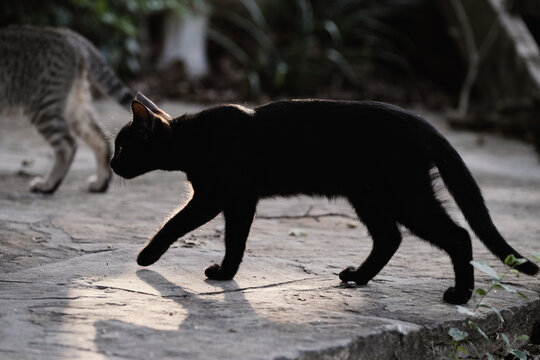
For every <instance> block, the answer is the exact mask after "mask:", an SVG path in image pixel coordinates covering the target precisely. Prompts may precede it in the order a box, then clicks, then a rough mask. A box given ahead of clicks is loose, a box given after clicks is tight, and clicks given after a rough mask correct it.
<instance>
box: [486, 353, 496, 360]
mask: <svg viewBox="0 0 540 360" xmlns="http://www.w3.org/2000/svg"><path fill="white" fill-rule="evenodd" d="M486 357H487V358H488V360H495V358H494V357H493V355H491V354H490V353H486Z"/></svg>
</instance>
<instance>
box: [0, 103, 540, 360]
mask: <svg viewBox="0 0 540 360" xmlns="http://www.w3.org/2000/svg"><path fill="white" fill-rule="evenodd" d="M163 107H164V108H165V109H166V110H167V111H168V112H169V113H171V114H172V115H180V114H182V113H184V112H186V111H187V112H190V111H195V110H197V109H199V108H200V106H198V105H188V104H183V103H172V102H169V103H165V104H163ZM96 109H97V112H98V114H100V118H101V119H102V122H103V123H104V124H105V126H106V128H107V129H108V130H109V132H110V133H111V134H116V132H117V131H118V129H119V128H120V127H121V126H123V125H124V124H125V123H126V122H127V121H128V120H129V113H128V112H127V111H124V110H123V109H121V108H120V107H119V106H117V105H116V104H113V103H110V102H108V101H99V102H97V103H96ZM419 112H420V113H421V114H424V115H425V116H426V117H427V118H428V119H429V120H430V121H433V122H434V123H435V125H436V126H437V127H438V128H439V129H441V130H442V131H443V133H445V134H447V135H448V137H449V138H450V141H451V142H452V143H453V144H454V145H455V146H456V148H457V149H458V151H460V153H461V154H462V155H463V157H464V159H465V162H466V163H467V164H468V165H469V166H470V168H471V170H472V172H473V174H474V175H475V177H476V178H477V180H478V182H479V184H480V186H481V188H482V190H483V192H484V195H485V198H486V202H487V205H488V207H489V209H490V211H491V213H492V217H493V219H494V222H495V224H496V225H497V226H498V227H499V229H500V230H501V232H502V234H503V235H504V236H505V237H506V239H507V240H508V241H509V242H510V243H511V244H512V245H513V246H514V247H516V248H517V249H519V250H520V251H521V252H522V253H523V254H524V255H529V254H532V253H540V162H539V161H538V158H537V156H536V155H535V154H534V151H533V149H532V147H531V146H529V145H527V144H524V143H521V142H518V141H514V140H508V139H503V138H500V137H497V136H493V135H485V134H473V133H467V132H454V131H451V130H450V129H448V128H447V127H446V126H445V123H444V121H443V120H442V119H441V117H440V116H439V115H437V114H430V113H427V112H425V111H419ZM51 160H52V152H51V151H50V149H49V147H48V146H47V145H46V144H45V142H44V141H43V140H42V139H41V138H40V137H39V136H38V135H37V133H36V131H35V130H34V129H33V128H32V127H31V125H30V124H29V123H28V122H27V121H25V120H24V119H19V118H13V117H7V116H2V117H0V323H1V324H2V326H1V327H0V359H73V358H84V359H124V358H129V359H212V358H220V359H297V358H298V359H333V358H336V359H338V358H339V359H353V358H354V359H372V358H380V359H383V358H384V359H387V358H388V359H391V358H393V359H411V358H428V359H430V358H439V357H442V358H444V357H445V355H447V354H448V353H449V351H450V350H451V349H449V347H448V346H447V345H446V344H445V342H446V341H448V340H449V337H448V335H447V331H448V329H449V328H450V327H453V326H464V325H463V322H464V319H465V317H464V315H462V314H459V313H458V312H457V311H456V309H455V307H453V306H450V305H447V304H445V303H443V302H442V300H441V297H442V293H443V292H444V290H445V289H446V288H447V287H448V286H451V285H452V281H453V272H452V268H451V264H450V260H449V258H448V257H447V256H446V255H444V254H443V253H442V252H440V251H439V250H437V249H434V248H432V247H430V246H429V245H427V244H425V243H424V242H422V241H420V240H418V239H416V238H415V237H413V236H411V235H410V234H408V233H407V232H405V233H404V241H403V244H402V246H401V248H400V249H399V251H398V252H397V253H396V255H395V256H394V258H393V259H392V260H391V261H390V263H389V264H388V265H387V266H386V267H385V268H384V269H383V271H382V272H381V273H380V274H379V275H378V276H377V277H376V278H375V279H374V281H372V282H371V283H370V284H369V285H367V286H364V287H347V286H344V285H343V284H341V283H340V282H339V279H338V277H337V274H338V273H339V272H340V271H341V270H342V269H343V268H345V267H346V266H350V265H359V264H360V263H361V261H362V260H363V259H364V258H365V257H366V256H367V254H368V253H369V250H370V248H371V240H370V239H369V237H368V234H367V231H366V230H365V228H364V227H363V226H362V225H361V224H360V223H359V222H358V221H357V220H356V219H355V218H354V213H353V211H352V210H351V209H350V208H349V206H348V205H347V204H346V203H345V202H344V201H332V202H329V201H326V200H324V199H312V198H307V197H299V198H294V199H276V200H264V201H262V202H261V203H260V205H259V207H258V212H257V218H256V220H255V222H254V224H253V227H252V231H251V234H250V238H249V240H248V250H247V253H246V257H245V260H244V263H243V264H242V266H241V268H240V271H239V273H238V275H237V277H236V278H235V280H233V281H227V282H215V281H208V280H205V277H204V269H205V268H206V267H207V266H208V265H210V264H211V263H213V262H219V261H220V260H221V257H222V255H223V220H222V218H221V217H218V218H216V219H215V220H213V221H211V222H210V223H208V224H206V225H205V226H203V227H201V228H199V229H197V230H195V231H194V232H193V233H191V234H188V235H186V236H185V237H184V238H182V239H180V240H179V241H178V242H177V243H176V244H175V245H174V246H173V247H172V248H171V249H170V250H169V251H168V252H167V253H166V254H165V255H164V256H163V258H162V259H161V260H160V261H159V262H158V263H156V264H155V265H153V266H151V267H148V268H144V269H143V268H140V267H138V266H137V265H136V263H135V258H136V255H137V251H138V250H139V249H140V248H141V247H142V245H143V244H144V243H145V242H146V241H147V240H148V239H149V238H150V237H151V236H152V235H153V233H154V232H155V231H156V229H157V228H158V227H159V225H160V224H161V223H162V221H163V220H164V219H165V218H166V217H167V216H168V215H169V214H170V213H171V212H172V211H173V210H174V209H176V208H178V206H181V205H182V204H183V203H184V202H185V201H186V200H187V199H189V197H190V191H191V189H190V186H189V184H188V183H187V182H186V180H185V176H184V175H183V174H182V173H166V172H154V173H150V174H147V175H144V176H141V177H140V178H137V179H134V180H132V181H123V180H120V179H119V178H115V179H114V180H113V183H112V186H111V188H110V190H109V191H108V192H107V193H105V194H90V193H87V192H86V191H85V190H84V189H85V186H86V184H85V181H86V178H87V177H89V176H90V175H91V174H92V173H93V169H94V160H93V157H92V154H91V153H90V151H89V150H88V148H86V147H85V146H84V145H82V144H81V146H80V147H79V151H78V153H77V156H76V158H75V160H74V163H73V166H72V168H71V171H70V172H69V174H68V176H67V178H66V179H65V181H64V184H63V185H62V186H61V187H60V188H59V190H58V191H57V193H56V194H54V195H53V196H44V195H39V194H32V193H30V192H28V182H29V181H30V180H31V178H32V177H33V176H35V175H38V174H44V173H45V172H46V171H47V169H48V166H49V165H50V162H51ZM442 196H443V197H444V196H446V195H445V194H444V192H443V194H442ZM447 206H448V207H449V208H450V210H451V213H452V214H453V216H454V217H455V218H456V219H457V221H458V222H460V223H461V224H465V222H464V220H463V218H462V216H461V215H460V214H459V212H458V211H457V210H456V208H455V206H454V205H453V203H452V201H448V203H447ZM464 226H466V225H464ZM474 252H475V259H476V260H479V261H483V262H485V263H487V264H489V265H491V266H493V267H495V268H496V269H497V270H498V271H501V272H502V271H504V268H503V266H502V264H501V263H500V262H499V261H498V260H497V259H496V258H495V257H494V256H493V255H491V254H490V253H489V252H488V251H487V250H486V249H485V248H484V247H483V246H482V245H481V244H480V243H479V242H478V241H477V240H475V241H474ZM487 283H488V278H487V277H485V276H483V275H482V274H477V279H476V284H477V286H482V287H486V286H487ZM511 284H512V286H514V287H515V288H517V289H519V290H520V291H522V292H523V293H525V294H527V295H528V297H529V300H523V299H520V298H519V297H518V296H516V295H515V294H509V293H506V292H504V291H500V290H498V291H497V292H495V293H493V294H492V295H493V296H492V297H490V298H489V299H488V300H487V301H488V304H490V305H492V306H494V307H496V308H497V309H499V310H501V313H502V315H503V317H504V318H505V319H506V322H505V323H504V324H502V325H501V324H500V323H499V322H498V320H497V317H496V316H495V315H494V314H493V313H492V312H489V311H487V310H486V311H482V312H481V313H480V314H479V315H478V318H477V320H475V321H476V322H477V323H479V324H481V325H482V327H483V328H484V330H485V331H486V332H487V333H488V334H490V335H492V336H493V337H495V336H496V334H497V333H499V332H500V331H501V329H502V330H504V331H505V332H507V333H508V334H509V335H513V334H520V333H523V332H529V333H530V331H531V329H532V328H533V326H534V324H535V323H536V324H540V299H539V296H538V292H539V291H540V280H539V279H538V278H532V277H527V276H521V277H519V278H512V279H511ZM537 326H538V325H537ZM471 336H472V337H473V340H474V341H475V344H477V345H478V344H480V345H481V346H480V349H486V351H488V350H489V351H491V352H495V351H497V349H499V350H500V348H501V347H502V342H500V341H499V342H497V341H493V342H491V343H489V344H488V343H484V342H482V340H480V338H479V336H477V334H472V333H471ZM530 349H531V351H533V352H535V351H536V350H534V349H535V348H534V347H531V348H530Z"/></svg>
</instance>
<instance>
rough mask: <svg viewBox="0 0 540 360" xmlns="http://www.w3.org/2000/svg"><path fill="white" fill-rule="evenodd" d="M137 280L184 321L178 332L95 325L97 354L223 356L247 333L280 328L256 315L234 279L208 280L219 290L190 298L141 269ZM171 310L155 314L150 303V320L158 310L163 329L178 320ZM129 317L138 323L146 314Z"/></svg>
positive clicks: (103, 322)
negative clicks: (169, 304)
mask: <svg viewBox="0 0 540 360" xmlns="http://www.w3.org/2000/svg"><path fill="white" fill-rule="evenodd" d="M137 276H138V277H139V279H141V280H142V281H144V282H146V283H147V284H149V285H150V286H152V287H153V288H154V289H156V290H157V291H159V293H160V294H161V297H162V299H163V298H164V299H171V300H174V302H176V303H177V304H179V305H180V306H181V307H182V309H183V311H181V313H182V314H181V315H182V316H184V315H185V318H184V319H183V321H181V323H180V324H179V326H178V329H167V330H165V329H158V328H154V327H151V326H146V325H138V324H136V323H135V322H127V321H123V320H119V319H107V320H99V321H96V322H95V323H94V327H95V340H94V342H95V345H96V348H97V349H96V350H97V351H98V352H99V353H101V354H104V355H106V356H111V357H113V358H116V357H126V358H131V359H152V358H165V357H166V358H170V357H172V358H190V357H191V356H193V354H194V353H205V354H220V353H223V354H226V353H227V351H228V350H229V349H228V347H231V345H232V344H233V343H234V344H236V345H237V346H241V345H242V339H244V338H248V337H249V335H250V329H254V328H261V327H274V326H279V324H276V323H273V322H271V321H269V320H268V319H265V318H263V317H261V316H259V315H258V314H257V313H256V312H255V310H254V309H253V308H252V306H251V305H250V303H249V301H248V300H247V299H246V297H245V294H244V292H243V289H242V288H240V286H239V285H238V283H237V282H236V281H234V280H230V281H212V280H206V282H207V283H208V284H211V285H214V286H217V287H219V289H217V290H215V291H210V292H204V293H192V292H190V291H187V290H186V289H184V288H183V287H182V286H180V285H178V284H173V283H171V282H170V281H169V280H167V279H166V278H165V277H163V276H162V275H161V274H159V273H158V272H155V271H152V270H146V269H144V270H139V271H137ZM157 306H163V304H160V305H157ZM176 309H177V308H176ZM173 310H174V309H170V311H171V312H169V309H165V310H162V309H160V308H157V309H153V308H152V302H151V301H149V303H148V312H149V313H150V312H154V314H153V316H154V317H155V316H156V314H155V312H156V311H157V312H160V313H162V314H163V315H162V319H161V318H160V320H159V321H160V322H161V324H162V325H167V323H169V324H171V323H174V321H178V319H177V318H176V319H175V316H178V314H175V313H174V311H173ZM133 315H134V316H135V319H137V318H139V317H140V318H144V317H145V315H147V314H145V313H141V314H133ZM143 323H144V322H143ZM262 342H264V341H262ZM261 344H262V343H261ZM225 357H226V356H225ZM233 357H234V356H233Z"/></svg>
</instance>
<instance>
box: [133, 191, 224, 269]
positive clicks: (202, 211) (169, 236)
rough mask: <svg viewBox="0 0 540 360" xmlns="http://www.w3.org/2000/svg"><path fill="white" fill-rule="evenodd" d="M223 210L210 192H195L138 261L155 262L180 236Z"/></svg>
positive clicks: (154, 238) (146, 247) (144, 249)
mask: <svg viewBox="0 0 540 360" xmlns="http://www.w3.org/2000/svg"><path fill="white" fill-rule="evenodd" d="M221 211H222V209H221V206H220V205H219V202H217V201H216V200H215V198H214V197H212V196H211V195H210V194H200V193H199V194H198V193H197V192H195V193H194V195H193V198H192V199H191V200H190V201H189V202H188V203H187V205H186V206H185V207H184V208H183V209H182V210H180V211H179V212H178V213H177V214H176V215H174V216H173V217H172V218H171V219H169V221H167V222H166V223H165V225H163V227H162V228H161V229H160V230H159V231H158V232H157V234H156V235H155V236H154V237H153V238H152V240H150V242H149V243H148V244H147V245H146V246H145V247H144V248H143V249H142V250H141V252H140V253H139V256H138V257H137V263H138V264H139V265H141V266H148V265H151V264H153V263H155V262H156V261H157V260H158V259H159V258H160V257H161V255H163V254H164V253H165V252H166V251H167V249H169V246H171V244H172V243H174V242H175V241H176V240H177V239H178V238H180V237H182V236H184V235H185V234H187V233H188V232H190V231H192V230H195V229H196V228H198V227H199V226H201V225H204V224H205V223H207V222H208V221H210V220H212V219H213V218H214V217H216V216H217V215H218V214H219V213H220V212H221Z"/></svg>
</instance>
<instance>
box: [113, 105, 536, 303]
mask: <svg viewBox="0 0 540 360" xmlns="http://www.w3.org/2000/svg"><path fill="white" fill-rule="evenodd" d="M132 109H133V113H134V117H133V121H132V122H131V123H129V124H128V125H126V126H125V127H124V128H123V129H122V130H121V131H120V133H119V134H118V136H117V138H116V146H115V155H114V158H113V160H112V161H111V166H112V168H113V170H114V172H116V173H117V174H118V175H120V176H122V177H125V178H133V177H135V176H138V175H141V174H143V173H145V172H148V171H151V170H155V169H163V170H181V171H184V172H185V173H186V174H187V176H188V179H189V181H190V182H191V184H192V186H193V190H194V194H193V198H192V199H191V200H190V201H189V203H188V204H187V205H186V206H185V207H184V208H183V209H182V210H181V211H179V212H178V213H177V214H176V215H175V216H174V217H172V218H171V219H170V220H169V221H168V222H167V223H166V224H165V225H164V226H163V227H162V228H161V229H160V230H159V231H158V233H157V234H156V235H155V236H154V238H153V239H152V240H151V241H150V242H149V243H148V244H147V245H146V247H145V248H144V249H143V250H142V251H141V253H140V254H139V257H138V259H137V262H138V263H139V264H140V265H143V266H147V265H150V264H152V263H154V262H155V261H157V260H158V259H159V258H160V256H161V255H162V254H163V253H165V251H167V249H168V248H169V246H170V245H171V244H172V243H173V242H175V241H176V240H177V239H178V238H179V237H181V236H183V235H184V234H186V233H187V232H189V231H192V230H194V229H196V228H197V227H199V226H201V225H203V224H204V223H206V222H207V221H209V220H211V219H213V218H214V217H215V216H216V215H218V214H219V213H220V212H223V213H224V217H225V226H226V229H225V257H224V259H223V261H222V263H221V265H213V266H211V267H209V268H208V269H206V275H207V276H208V277H209V278H210V279H219V280H225V279H232V278H233V277H234V275H235V274H236V272H237V270H238V267H239V265H240V262H241V261H242V256H243V253H244V249H245V245H246V239H247V236H248V233H249V229H250V226H251V223H252V220H253V217H254V215H255V209H256V206H257V202H258V200H259V199H260V198H265V197H273V196H292V195H296V194H307V195H316V196H326V197H330V198H332V197H345V198H346V199H348V201H349V202H350V204H351V205H352V206H353V208H354V210H355V211H356V213H357V214H358V217H359V218H360V220H361V221H362V222H363V223H364V224H365V225H366V226H367V228H368V230H369V232H370V234H371V236H372V238H373V250H372V252H371V254H370V255H369V256H368V258H367V259H366V260H365V261H364V263H363V264H362V265H361V266H360V267H359V268H352V267H351V268H347V269H345V270H344V271H343V272H341V274H340V275H339V277H340V278H341V280H343V281H355V282H356V283H358V284H366V283H367V282H368V281H369V280H371V279H372V278H373V277H374V276H375V275H377V273H378V272H379V271H380V270H381V269H382V268H383V267H384V266H385V265H386V263H387V262H388V261H389V260H390V258H391V257H392V255H393V254H394V252H395V251H396V250H397V249H398V247H399V245H400V243H401V234H400V231H399V229H398V224H402V225H404V226H405V227H407V228H408V229H410V230H411V231H412V232H413V233H414V234H416V235H418V236H419V237H421V238H423V239H425V240H427V241H429V242H430V243H431V244H434V245H436V246H437V247H439V248H441V249H443V250H444V251H446V252H447V253H448V254H449V255H450V258H451V260H452V263H453V265H454V272H455V286H454V287H452V288H450V289H448V290H447V291H446V292H445V294H444V299H445V300H446V301H447V302H450V303H453V304H461V303H466V302H467V301H468V300H469V298H470V297H471V294H472V289H473V288H474V275H473V267H472V266H471V265H470V263H469V261H471V260H472V247H471V240H470V237H469V235H468V233H467V231H466V230H465V229H463V228H461V227H459V226H458V225H456V224H455V223H454V222H453V221H452V220H451V219H450V217H449V216H448V215H447V213H446V211H445V210H444V208H443V206H442V205H441V203H440V202H439V201H438V200H437V198H436V197H435V194H434V190H433V187H432V179H431V175H430V170H431V169H432V168H433V167H434V166H436V167H437V168H438V169H439V171H440V174H441V177H442V179H443V181H444V183H445V184H446V186H447V187H448V189H449V191H450V193H451V194H452V195H453V196H454V198H455V200H456V202H457V204H458V206H459V207H460V209H461V210H462V211H463V213H464V215H465V217H466V218H467V220H468V221H469V223H470V225H471V228H472V229H473V230H474V231H475V233H476V234H477V235H478V236H479V238H480V239H481V240H482V241H483V242H484V244H485V245H486V246H487V247H488V248H489V249H490V250H491V251H492V252H493V253H494V254H495V255H496V256H498V257H499V258H500V259H501V260H504V258H505V257H506V256H507V255H509V254H514V255H515V256H516V257H518V258H519V257H521V255H519V254H518V253H517V252H516V251H515V250H514V249H512V248H511V247H510V245H508V244H507V243H506V241H505V240H504V239H503V238H502V237H501V235H500V234H499V232H498V231H497V229H496V228H495V226H494V225H493V223H492V222H491V219H490V216H489V213H488V210H487V208H486V207H485V205H484V200H483V198H482V195H481V193H480V189H479V188H478V186H477V184H476V182H475V181H474V179H473V177H472V175H471V174H470V172H469V170H468V169H467V167H466V166H465V164H464V163H463V161H462V159H461V157H460V156H459V155H458V153H457V152H456V150H455V149H454V148H453V147H452V146H451V145H450V144H449V143H448V141H447V140H446V139H445V138H444V137H443V136H442V135H441V134H440V133H439V132H438V131H437V130H436V129H435V128H433V127H432V126H431V125H430V124H428V123H427V122H426V121H425V120H423V119H422V118H420V117H419V116H417V115H415V114H412V113H410V112H407V111H405V110H402V109H400V108H398V107H395V106H392V105H388V104H384V103H377V102H344V101H327V100H297V101H280V102H274V103H270V104H268V105H264V106H260V107H257V108H255V109H254V110H250V109H246V108H243V107H240V106H236V105H224V106H218V107H215V108H211V109H208V110H204V111H202V112H200V113H198V114H193V115H184V116H181V117H178V118H176V119H174V120H171V121H168V120H167V119H165V118H164V117H163V116H162V115H160V113H159V112H152V111H151V110H149V108H147V107H145V106H144V105H143V104H141V103H140V102H139V101H137V100H134V101H133V104H132ZM154 111H156V109H154ZM160 111H161V110H160ZM163 113H164V112H163ZM164 114H165V113H164ZM518 270H520V271H522V272H524V273H526V274H531V275H533V274H536V273H537V272H538V267H537V266H536V265H534V264H532V263H531V262H526V263H524V264H523V265H521V266H520V267H519V268H518Z"/></svg>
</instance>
